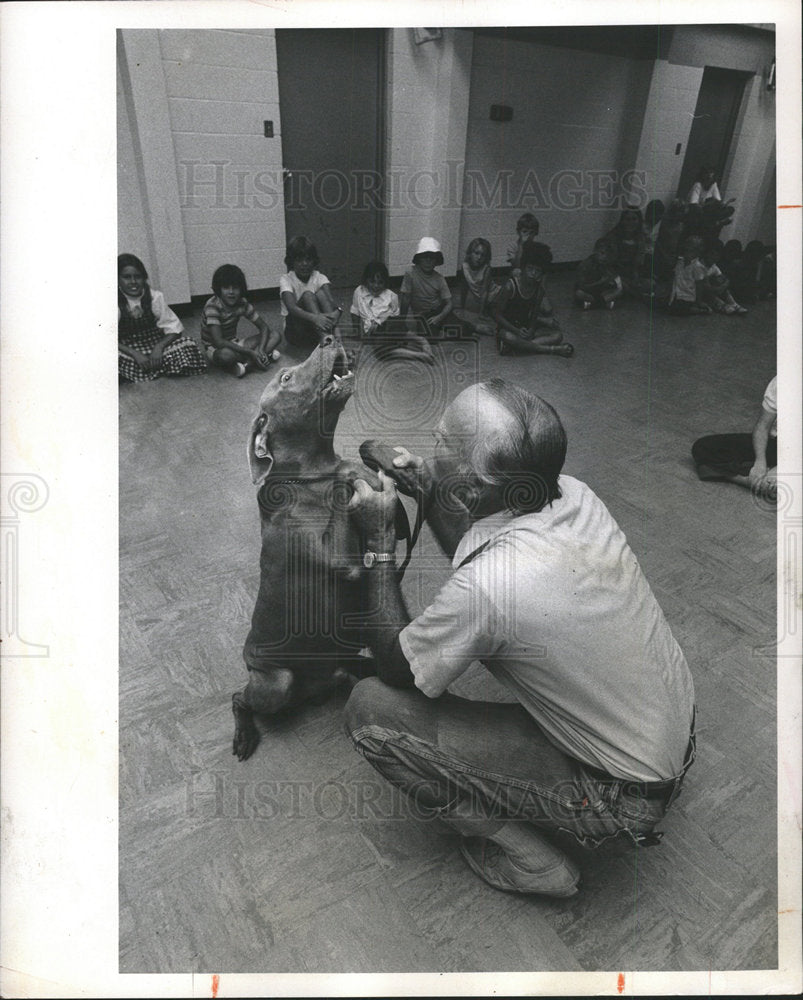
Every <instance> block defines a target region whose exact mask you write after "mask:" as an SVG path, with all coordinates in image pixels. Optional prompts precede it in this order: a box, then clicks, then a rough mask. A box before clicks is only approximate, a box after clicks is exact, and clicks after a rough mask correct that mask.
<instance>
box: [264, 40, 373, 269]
mask: <svg viewBox="0 0 803 1000" xmlns="http://www.w3.org/2000/svg"><path fill="white" fill-rule="evenodd" d="M276 55H277V64H278V77H279V100H280V102H281V122H282V159H283V166H284V171H285V180H284V197H285V226H286V229H287V239H288V241H289V240H291V239H292V238H293V237H294V236H308V237H309V238H310V239H311V240H312V242H313V243H315V245H316V246H317V248H318V253H319V255H320V258H321V271H322V272H323V273H324V274H326V275H327V277H328V278H329V280H330V282H331V283H332V285H334V286H340V287H343V286H347V285H355V284H357V283H358V282H359V280H360V277H361V275H362V271H363V268H364V267H365V265H366V263H368V261H369V260H373V259H375V258H377V257H378V256H379V254H380V247H381V246H382V212H381V197H382V188H383V186H384V181H383V178H384V173H383V170H384V157H383V145H384V81H385V71H384V60H385V32H384V30H382V29H373V28H355V29H351V28H348V29H340V28H327V29H318V28H299V29H277V31H276Z"/></svg>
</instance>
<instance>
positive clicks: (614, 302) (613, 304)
mask: <svg viewBox="0 0 803 1000" xmlns="http://www.w3.org/2000/svg"><path fill="white" fill-rule="evenodd" d="M615 305H616V300H615V299H611V301H610V302H609V303H608V308H609V309H613V307H614V306H615Z"/></svg>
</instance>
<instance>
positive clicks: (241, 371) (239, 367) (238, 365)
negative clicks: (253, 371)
mask: <svg viewBox="0 0 803 1000" xmlns="http://www.w3.org/2000/svg"><path fill="white" fill-rule="evenodd" d="M247 371H248V369H247V368H246V367H245V365H244V364H243V363H242V361H237V362H235V365H234V374H235V375H236V376H237V378H242V377H243V375H245V373H246V372H247Z"/></svg>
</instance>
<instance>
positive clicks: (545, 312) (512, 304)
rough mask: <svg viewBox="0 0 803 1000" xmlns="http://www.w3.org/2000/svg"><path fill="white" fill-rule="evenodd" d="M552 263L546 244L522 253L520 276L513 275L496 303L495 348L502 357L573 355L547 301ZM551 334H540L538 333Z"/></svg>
mask: <svg viewBox="0 0 803 1000" xmlns="http://www.w3.org/2000/svg"><path fill="white" fill-rule="evenodd" d="M551 261H552V251H551V250H550V249H549V247H548V246H546V245H545V244H543V243H526V244H525V245H524V247H523V248H522V252H521V274H519V275H518V276H516V275H511V277H510V278H508V279H507V282H506V283H505V284H504V286H503V287H502V290H501V292H500V293H499V298H498V299H497V300H496V313H495V319H496V324H497V332H496V346H497V350H498V351H499V353H500V354H507V353H508V352H509V351H516V352H520V353H522V354H559V355H561V357H564V358H569V357H571V356H572V354H574V348H573V347H572V345H571V344H564V343H563V336H562V334H561V333H560V332H559V324H558V321H557V320H556V319H555V317H554V315H553V310H552V304H551V302H550V301H549V299H548V298H547V294H546V284H545V280H544V272H545V271H546V268H547V267H549V264H550V263H551ZM542 328H544V329H547V330H551V331H552V332H551V333H549V334H543V333H542V334H539V333H538V330H539V329H542Z"/></svg>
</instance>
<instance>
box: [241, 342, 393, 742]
mask: <svg viewBox="0 0 803 1000" xmlns="http://www.w3.org/2000/svg"><path fill="white" fill-rule="evenodd" d="M353 388H354V374H353V373H352V372H351V371H349V368H348V362H347V358H346V352H345V350H344V349H343V345H342V344H341V343H340V341H339V340H337V339H335V338H334V337H332V336H331V335H330V336H327V337H326V338H325V339H324V341H323V343H322V344H321V345H320V346H319V347H317V348H316V349H315V350H314V351H313V352H312V354H311V355H310V356H309V357H308V358H307V360H306V361H303V362H302V363H301V364H299V365H296V366H295V367H294V368H282V369H281V370H280V371H279V372H278V374H277V375H276V377H275V378H274V379H273V380H272V381H271V382H269V383H268V385H267V386H266V388H265V390H264V392H263V393H262V397H261V399H260V402H259V413H258V414H257V416H256V418H255V419H254V422H253V424H252V426H251V433H250V436H249V439H248V459H249V463H250V466H251V476H252V479H253V481H254V483H256V484H257V485H258V486H259V487H260V489H259V493H258V501H259V508H260V513H261V527H262V554H261V557H260V573H261V577H260V584H259V593H258V595H257V600H256V605H255V607H254V613H253V616H252V619H251V630H250V632H249V633H248V637H247V639H246V642H245V647H244V649H243V658H244V659H245V663H246V666H247V667H248V671H249V680H248V684H247V686H246V687H245V689H244V690H243V691H239V692H238V693H237V694H235V695H234V696H233V698H232V708H233V711H234V720H235V732H234V745H233V753H234V754H236V756H237V757H238V758H239V759H240V760H246V759H247V758H248V757H250V756H251V754H252V753H253V752H254V750H255V749H256V747H257V744H258V743H259V731H258V730H257V728H256V725H255V724H254V717H253V716H254V713H255V712H256V713H258V714H262V715H270V714H273V713H275V712H278V711H280V710H281V709H284V708H290V707H293V706H295V705H298V704H300V703H301V702H303V701H307V700H314V701H322V700H325V698H327V697H328V696H329V695H330V694H331V693H332V691H333V690H334V689H335V687H336V686H337V685H338V684H339V683H341V682H343V681H346V680H347V679H348V675H349V674H350V675H352V676H356V677H364V676H367V675H369V674H372V673H374V672H375V670H374V667H373V662H372V660H371V659H370V658H369V657H366V656H359V655H358V653H359V651H360V650H361V649H362V648H363V646H364V643H363V641H362V639H361V628H360V620H361V618H363V617H364V616H365V615H366V614H367V613H368V611H367V609H366V607H365V605H364V597H365V594H364V588H363V565H362V556H361V548H360V544H359V536H358V534H357V532H356V530H355V529H354V528H353V527H352V525H351V523H350V521H349V517H348V514H347V512H346V504H347V502H348V500H349V497H350V495H351V487H350V485H349V480H350V479H353V478H354V476H355V475H359V477H360V478H362V479H366V480H367V481H368V482H369V483H371V484H372V485H374V486H376V485H378V480H377V478H376V476H375V475H374V473H372V472H370V471H369V470H368V469H366V468H365V467H364V466H362V465H360V464H359V463H348V462H343V461H341V459H340V458H339V457H338V456H337V455H336V454H335V452H334V447H333V439H334V433H335V428H336V427H337V421H338V419H339V417H340V414H341V412H342V410H343V407H344V406H345V405H346V402H347V401H348V400H349V398H350V397H351V394H352V391H353Z"/></svg>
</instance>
